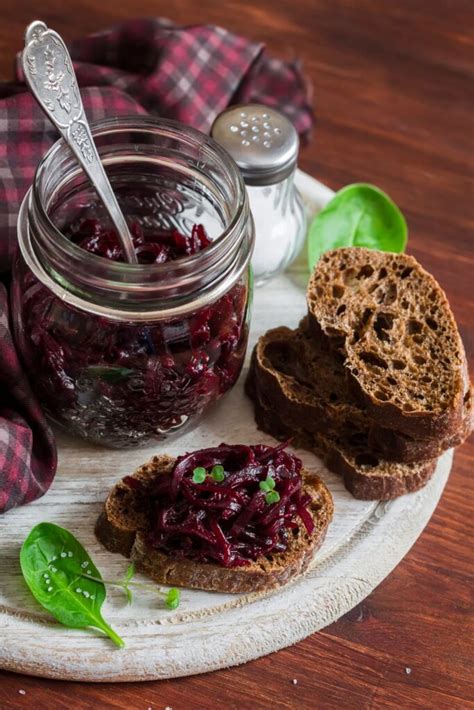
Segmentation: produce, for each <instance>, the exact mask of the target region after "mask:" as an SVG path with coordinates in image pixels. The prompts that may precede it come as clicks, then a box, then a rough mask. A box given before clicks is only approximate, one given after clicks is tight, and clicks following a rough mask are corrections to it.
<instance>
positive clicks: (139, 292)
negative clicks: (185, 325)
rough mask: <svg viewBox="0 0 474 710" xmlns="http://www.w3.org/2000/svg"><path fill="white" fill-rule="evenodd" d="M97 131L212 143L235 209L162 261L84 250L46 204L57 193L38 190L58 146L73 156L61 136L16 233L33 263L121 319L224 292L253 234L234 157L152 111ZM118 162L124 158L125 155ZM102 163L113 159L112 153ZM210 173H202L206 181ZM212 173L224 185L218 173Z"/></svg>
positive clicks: (166, 311)
mask: <svg viewBox="0 0 474 710" xmlns="http://www.w3.org/2000/svg"><path fill="white" fill-rule="evenodd" d="M92 131H93V133H94V135H96V136H104V135H106V136H109V135H113V134H114V133H117V134H119V133H124V132H125V133H126V132H127V131H131V132H136V133H145V134H146V133H150V134H154V135H156V136H159V137H160V138H161V137H164V138H170V139H173V140H176V141H180V140H181V141H182V142H183V141H187V143H186V145H187V146H188V147H191V149H195V148H199V150H201V148H202V147H204V155H205V151H206V149H207V150H208V157H209V158H210V159H211V161H215V162H214V164H218V166H219V168H221V167H222V168H223V171H224V172H223V175H224V179H225V181H226V182H225V184H226V186H227V188H228V191H230V193H231V197H232V198H234V197H235V199H234V200H233V204H231V205H229V201H228V200H226V208H229V207H230V209H228V215H227V219H226V226H225V229H223V230H222V232H221V233H219V235H218V236H217V237H216V238H215V239H214V240H213V241H212V243H211V244H210V245H209V246H207V247H206V248H205V249H203V250H202V251H200V252H198V253H197V254H194V255H190V256H185V257H181V258H179V259H176V260H174V261H170V262H165V263H163V264H128V263H124V262H116V261H111V260H107V259H104V258H103V257H100V256H98V255H96V254H91V253H89V252H87V251H85V250H84V249H81V248H80V247H79V246H78V245H76V244H74V243H73V242H71V241H70V240H68V239H67V237H65V235H64V234H62V233H61V231H60V230H59V229H58V228H57V227H56V226H55V225H54V223H53V222H52V220H51V219H50V218H49V216H48V213H47V209H48V204H50V203H51V196H50V197H49V202H47V201H46V200H45V204H43V200H42V199H41V198H42V195H41V194H40V189H41V188H43V189H45V188H44V185H43V183H42V182H41V181H42V180H43V181H44V179H45V175H46V176H47V174H48V172H47V171H48V168H49V169H51V165H54V162H53V160H54V159H55V158H57V156H58V154H59V155H61V154H60V153H59V151H61V150H66V151H68V152H69V153H70V154H71V156H72V153H71V152H70V149H69V148H68V147H67V144H66V143H65V141H64V140H63V139H62V138H61V139H59V140H58V141H56V143H54V145H53V146H52V147H51V148H50V149H49V151H48V152H47V153H46V155H45V156H44V157H43V158H42V160H41V161H40V164H39V165H38V167H37V170H36V173H35V179H34V183H33V186H32V187H31V188H30V190H29V192H28V193H27V195H26V196H25V199H24V201H23V204H22V206H21V210H20V215H19V220H18V240H19V245H20V250H21V252H22V255H23V257H24V259H25V261H26V262H27V264H28V266H29V268H30V269H31V270H32V271H33V272H34V273H35V275H36V276H37V277H38V278H39V280H40V281H41V282H42V283H44V284H45V285H46V286H47V287H48V288H50V290H52V291H54V292H55V293H56V295H58V297H60V298H61V299H62V300H64V301H66V302H68V303H71V305H75V306H76V307H78V308H81V309H82V310H88V311H90V312H94V313H96V314H99V315H104V316H108V317H111V318H115V319H119V320H125V319H126V320H147V319H148V318H170V317H174V316H177V315H182V314H184V313H186V312H189V310H190V307H191V306H192V307H193V308H198V307H202V306H203V305H205V304H207V303H210V302H212V301H213V300H215V299H216V298H218V297H219V296H220V295H222V293H225V292H226V290H228V289H229V288H230V287H231V286H232V285H233V284H234V283H235V282H236V281H237V280H238V279H239V278H240V276H241V274H242V273H243V271H244V269H245V268H246V266H247V265H248V262H249V260H250V257H251V253H252V248H253V241H254V227H253V220H252V217H251V213H250V209H249V205H248V196H247V193H246V190H245V185H244V182H243V179H242V176H241V174H240V172H239V169H238V167H237V165H236V164H235V162H234V161H233V159H232V158H231V156H230V155H229V154H228V153H227V152H226V151H225V150H224V149H223V148H222V147H221V146H220V145H219V144H218V143H216V141H214V140H213V139H212V138H209V137H208V136H206V135H205V134H204V133H201V132H200V131H198V130H196V129H194V128H191V127H189V126H187V125H184V124H181V123H180V122H178V121H172V120H168V119H156V118H153V117H149V116H133V117H125V118H112V119H106V120H103V121H98V122H95V123H93V124H92ZM125 145H126V144H125ZM130 145H133V142H131V143H130ZM158 145H159V144H158ZM66 155H67V153H66ZM111 160H112V159H110V160H109V162H110V161H111ZM114 161H115V163H120V157H118V158H114ZM104 163H107V160H106V159H104ZM194 169H195V168H194ZM81 174H82V169H81V168H80V167H79V165H77V166H76V165H75V166H74V170H71V169H70V168H69V172H68V180H71V179H74V178H75V177H76V176H77V175H81ZM203 175H205V173H203ZM205 179H206V178H204V177H203V181H204V180H205ZM207 179H208V181H211V182H212V180H214V185H217V184H218V183H217V182H216V180H215V178H213V177H212V176H209V177H208V178H207ZM52 194H54V192H53V193H52ZM242 242H244V244H243V248H242V249H241V248H240V247H241V246H242ZM75 267H77V268H75ZM79 272H81V273H80V274H79ZM68 277H69V278H68ZM81 279H82V280H81ZM200 283H201V285H199V284H200ZM84 284H85V286H84ZM183 284H184V286H183ZM203 284H204V285H203ZM88 286H91V290H92V291H93V292H94V294H95V295H96V297H97V294H99V297H98V298H97V300H94V298H90V297H89V293H88V290H87V288H86V287H88Z"/></svg>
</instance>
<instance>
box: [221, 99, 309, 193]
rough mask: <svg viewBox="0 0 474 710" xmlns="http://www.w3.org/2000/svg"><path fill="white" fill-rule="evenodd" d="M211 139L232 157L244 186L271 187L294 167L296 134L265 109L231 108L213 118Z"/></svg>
mask: <svg viewBox="0 0 474 710" xmlns="http://www.w3.org/2000/svg"><path fill="white" fill-rule="evenodd" d="M211 136H212V137H213V138H214V140H215V141H217V142H218V143H220V145H221V146H222V147H223V148H225V149H226V150H227V152H228V153H230V155H231V156H232V157H233V159H234V160H235V162H236V163H237V165H238V166H239V168H240V171H241V173H242V175H243V178H244V182H245V183H246V185H273V184H274V183H276V182H280V181H281V180H284V179H285V178H286V177H288V175H290V173H291V172H292V171H293V170H294V168H295V166H296V160H297V157H298V146H299V141H298V134H297V132H296V130H295V128H294V126H293V124H292V123H291V121H289V120H288V119H287V118H286V117H285V116H283V115H282V114H281V113H280V112H279V111H276V110H275V109H273V108H269V107H268V106H262V105H260V104H241V105H240V106H231V107H230V108H228V109H227V110H226V111H223V112H222V113H221V114H219V116H217V118H216V120H215V121H214V124H213V126H212V129H211Z"/></svg>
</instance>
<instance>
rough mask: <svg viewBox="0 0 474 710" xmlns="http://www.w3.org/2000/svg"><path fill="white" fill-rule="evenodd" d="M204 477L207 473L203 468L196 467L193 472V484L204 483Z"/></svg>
mask: <svg viewBox="0 0 474 710" xmlns="http://www.w3.org/2000/svg"><path fill="white" fill-rule="evenodd" d="M206 475H207V472H206V469H205V468H204V466H197V467H196V468H195V469H194V471H193V483H204V481H205V480H206Z"/></svg>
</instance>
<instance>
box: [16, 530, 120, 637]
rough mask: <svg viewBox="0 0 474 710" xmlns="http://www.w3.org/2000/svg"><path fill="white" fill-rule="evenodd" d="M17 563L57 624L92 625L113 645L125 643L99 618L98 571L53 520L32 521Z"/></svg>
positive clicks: (100, 588)
mask: <svg viewBox="0 0 474 710" xmlns="http://www.w3.org/2000/svg"><path fill="white" fill-rule="evenodd" d="M20 565H21V571H22V573H23V577H24V578H25V582H26V584H27V585H28V587H29V589H30V591H31V593H32V594H33V596H34V597H35V599H36V600H37V601H38V602H39V603H40V604H41V605H42V606H43V607H44V608H45V609H47V610H48V611H49V612H50V613H51V614H52V615H53V616H54V617H55V618H56V619H57V620H58V621H60V622H61V624H64V625H65V626H69V627H71V628H75V629H80V628H86V627H88V626H93V627H95V628H97V629H100V630H101V631H103V632H104V633H106V634H107V635H108V636H109V637H110V638H111V639H112V641H114V643H116V644H117V646H120V647H123V646H124V645H125V644H124V642H123V640H122V639H121V638H120V636H118V635H117V634H116V633H115V631H114V630H113V629H112V628H111V627H110V626H109V625H108V624H107V622H106V621H105V620H104V619H103V618H102V615H101V613H100V609H101V607H102V604H103V602H104V600H105V594H106V592H105V586H104V584H103V582H102V578H101V574H100V572H99V570H98V569H97V567H96V566H95V565H94V563H93V562H92V560H91V558H90V557H89V555H88V554H87V552H86V550H85V549H84V548H83V547H82V545H81V543H80V542H79V541H78V540H76V538H75V537H74V535H71V533H70V532H68V531H67V530H65V529H64V528H61V527H59V525H54V524H53V523H40V524H39V525H36V526H35V527H34V528H33V529H32V530H31V532H30V534H29V535H28V537H27V538H26V540H25V542H24V543H23V546H22V548H21V552H20ZM89 575H90V576H91V577H94V578H95V579H88V576H89Z"/></svg>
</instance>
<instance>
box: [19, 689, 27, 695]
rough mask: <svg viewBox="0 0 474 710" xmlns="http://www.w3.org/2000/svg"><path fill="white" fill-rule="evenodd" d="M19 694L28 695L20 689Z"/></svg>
mask: <svg viewBox="0 0 474 710" xmlns="http://www.w3.org/2000/svg"><path fill="white" fill-rule="evenodd" d="M18 692H19V693H20V695H26V690H23V688H20V690H19V691H18Z"/></svg>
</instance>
